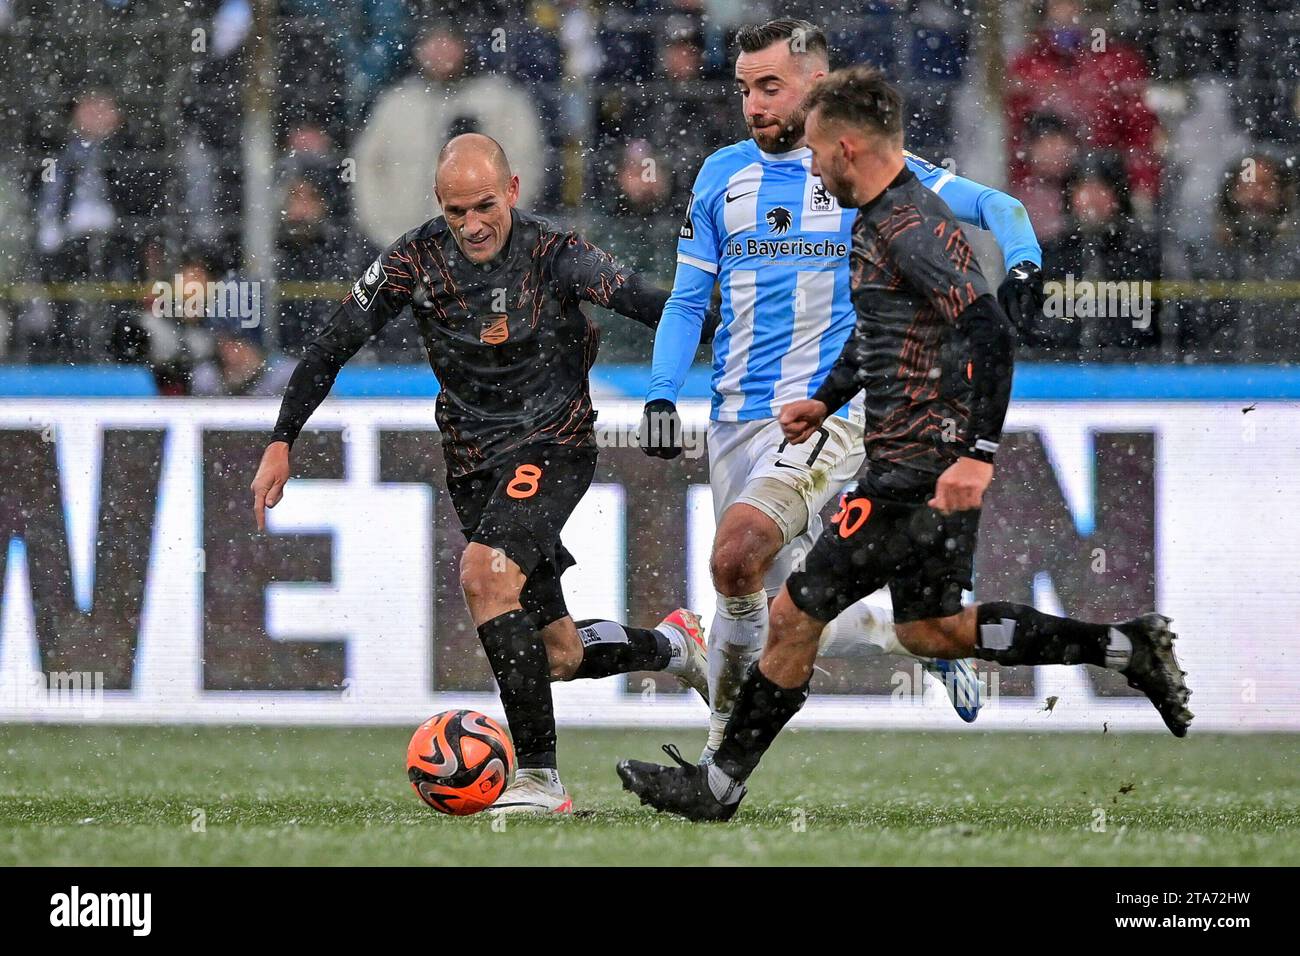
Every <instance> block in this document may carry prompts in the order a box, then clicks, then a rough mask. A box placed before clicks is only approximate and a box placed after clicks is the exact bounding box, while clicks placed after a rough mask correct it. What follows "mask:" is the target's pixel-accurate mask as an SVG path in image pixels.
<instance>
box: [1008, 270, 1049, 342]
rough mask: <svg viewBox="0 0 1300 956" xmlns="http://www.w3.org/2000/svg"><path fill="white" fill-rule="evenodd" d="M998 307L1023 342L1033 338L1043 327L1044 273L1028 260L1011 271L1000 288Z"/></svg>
mask: <svg viewBox="0 0 1300 956" xmlns="http://www.w3.org/2000/svg"><path fill="white" fill-rule="evenodd" d="M998 305H1000V306H1002V311H1003V312H1005V313H1006V314H1007V318H1009V319H1010V320H1011V324H1012V325H1014V326H1015V327H1016V330H1017V331H1018V332H1019V333H1020V336H1021V338H1022V339H1024V338H1026V337H1032V336H1033V333H1034V332H1035V331H1038V330H1040V329H1041V327H1042V318H1043V270H1042V269H1040V268H1038V266H1036V265H1034V263H1032V262H1029V261H1028V260H1026V261H1024V262H1019V263H1016V264H1015V265H1014V266H1012V267H1011V268H1010V269H1008V270H1007V277H1006V279H1004V280H1003V281H1002V285H1000V286H998Z"/></svg>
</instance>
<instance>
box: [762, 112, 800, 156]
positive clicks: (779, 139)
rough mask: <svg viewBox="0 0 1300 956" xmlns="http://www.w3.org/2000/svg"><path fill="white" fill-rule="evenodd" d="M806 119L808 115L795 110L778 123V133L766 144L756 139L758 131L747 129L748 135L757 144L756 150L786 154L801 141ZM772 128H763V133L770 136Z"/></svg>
mask: <svg viewBox="0 0 1300 956" xmlns="http://www.w3.org/2000/svg"><path fill="white" fill-rule="evenodd" d="M807 119H808V114H807V113H806V112H805V111H804V110H802V109H798V110H795V112H794V113H792V114H791V115H790V116H788V117H787V118H786V119H784V120H782V121H781V122H780V123H779V129H780V132H779V133H778V134H777V136H776V137H775V138H774V139H772V140H770V141H769V142H767V143H764V142H762V141H761V140H760V139H759V138H758V132H759V131H758V130H756V129H754V127H752V126H751V127H750V128H749V134H750V135H751V136H753V137H754V142H755V143H758V148H759V149H761V150H763V152H765V153H788V152H790V151H791V150H792V149H797V148H798V147H799V144H800V140H802V139H803V134H804V124H805V122H806V121H807ZM771 129H772V127H771V126H768V127H764V129H763V132H764V133H767V134H770V131H771Z"/></svg>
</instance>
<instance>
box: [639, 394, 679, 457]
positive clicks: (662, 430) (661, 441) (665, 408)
mask: <svg viewBox="0 0 1300 956" xmlns="http://www.w3.org/2000/svg"><path fill="white" fill-rule="evenodd" d="M636 440H637V443H638V444H639V445H640V446H641V450H642V451H643V452H645V453H646V454H647V455H649V456H650V457H651V458H676V457H677V456H678V455H680V454H681V453H682V420H681V419H680V418H678V417H677V406H676V405H674V404H673V403H672V402H670V401H668V399H666V398H656V399H655V400H654V401H652V402H646V403H645V411H643V412H642V413H641V428H640V430H639V431H638V432H637V434H636Z"/></svg>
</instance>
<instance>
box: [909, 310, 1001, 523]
mask: <svg viewBox="0 0 1300 956" xmlns="http://www.w3.org/2000/svg"><path fill="white" fill-rule="evenodd" d="M957 327H958V328H959V329H960V330H961V331H962V333H963V335H964V336H965V338H966V341H967V342H968V343H969V344H970V384H971V413H970V426H969V428H968V430H967V434H966V448H965V450H964V451H963V452H962V457H960V458H958V459H957V461H956V462H954V463H953V464H952V465H949V466H948V468H947V470H945V471H944V473H943V474H942V475H940V476H939V480H938V482H936V484H935V488H934V498H933V499H931V501H930V502H929V504H930V507H932V508H936V509H938V510H939V511H942V512H944V513H951V512H953V511H966V510H969V509H972V508H978V507H980V505H981V504H982V503H983V500H984V492H985V491H986V490H987V489H988V486H989V482H990V481H992V480H993V456H994V455H995V454H996V453H997V450H998V443H999V442H1000V441H1001V438H1002V424H1003V422H1004V421H1005V420H1006V417H1007V406H1008V405H1009V404H1010V402H1011V377H1012V372H1013V369H1014V365H1015V338H1014V336H1013V334H1012V331H1011V323H1010V321H1009V320H1008V319H1007V317H1006V314H1005V313H1004V312H1003V311H1002V309H1001V307H1000V306H999V305H998V303H997V301H996V300H995V299H994V298H993V296H991V295H987V294H986V295H982V296H980V297H979V298H977V299H976V300H975V301H974V302H972V303H971V304H970V305H969V306H967V307H966V308H965V310H963V311H962V313H961V314H960V315H959V316H958V317H957Z"/></svg>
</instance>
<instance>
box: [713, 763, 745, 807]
mask: <svg viewBox="0 0 1300 956" xmlns="http://www.w3.org/2000/svg"><path fill="white" fill-rule="evenodd" d="M705 773H706V774H707V777H706V778H705V779H706V780H707V781H708V784H709V789H710V790H711V791H713V797H714V799H716V800H717V801H718V803H721V804H723V805H724V806H726V805H727V804H732V803H736V802H737V801H738V800H740V798H741V797H743V796H744V795H745V785H744V784H743V783H741V782H740V781H739V780H736V779H734V778H733V777H730V776H728V775H727V774H726V773H725V772H724V771H722V770H720V769H718V765H717V764H712V763H711V764H709V766H708V767H707V769H706V770H705Z"/></svg>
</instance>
